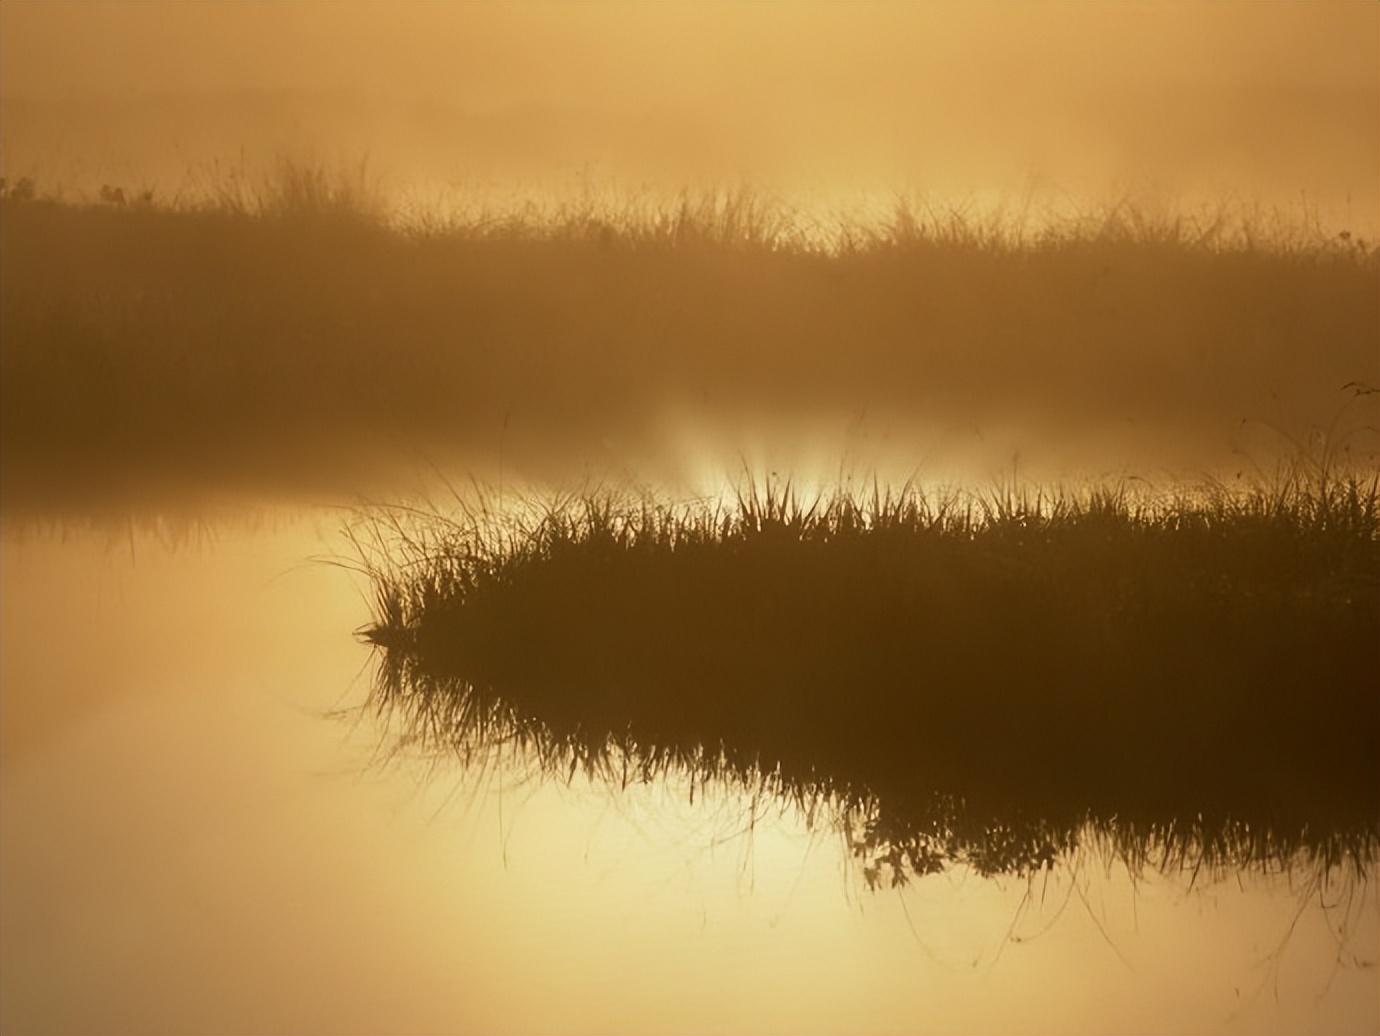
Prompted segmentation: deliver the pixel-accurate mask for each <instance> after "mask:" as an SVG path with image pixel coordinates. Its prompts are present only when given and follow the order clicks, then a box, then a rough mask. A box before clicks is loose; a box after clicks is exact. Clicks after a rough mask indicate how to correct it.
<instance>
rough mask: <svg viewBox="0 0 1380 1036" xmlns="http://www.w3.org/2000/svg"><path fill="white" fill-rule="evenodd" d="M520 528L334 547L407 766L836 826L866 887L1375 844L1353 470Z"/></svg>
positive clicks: (1327, 855) (364, 539)
mask: <svg viewBox="0 0 1380 1036" xmlns="http://www.w3.org/2000/svg"><path fill="white" fill-rule="evenodd" d="M528 514H529V516H528V517H527V518H525V519H510V520H504V521H500V520H499V519H498V516H496V515H492V514H487V513H485V512H482V511H479V512H472V513H466V514H462V515H460V516H458V517H456V518H454V519H452V518H445V517H441V516H406V515H397V514H391V513H376V514H374V515H373V516H372V517H371V518H370V520H369V521H368V522H367V523H366V524H365V525H363V526H361V527H360V528H359V529H357V530H356V531H357V536H358V542H359V544H360V547H361V551H362V553H363V557H364V559H365V561H366V568H367V570H368V571H369V572H370V573H371V574H372V576H373V578H374V581H375V588H376V593H377V602H378V603H377V615H376V621H375V624H374V625H372V626H371V627H370V628H369V629H368V630H367V632H366V637H367V639H368V640H370V641H371V642H373V643H374V644H376V645H378V647H379V648H380V649H381V651H382V668H381V675H380V680H379V683H378V686H377V691H376V696H377V699H376V700H377V702H378V704H379V706H380V707H381V708H382V709H383V710H384V711H385V712H389V713H392V714H395V715H400V716H401V717H403V720H404V729H405V730H406V731H407V732H408V735H409V737H411V738H412V739H413V740H415V741H417V742H420V743H421V744H422V745H423V746H426V747H428V748H431V749H437V748H441V749H447V750H452V749H453V750H456V751H459V752H461V753H462V754H465V753H470V752H478V751H482V750H484V749H485V748H486V747H490V746H493V745H502V744H508V745H510V746H511V747H513V748H516V749H519V750H521V751H522V752H524V753H526V754H528V755H530V756H531V757H533V758H535V759H536V760H538V762H539V764H540V765H541V766H542V767H543V768H544V769H546V770H547V771H548V772H550V773H553V774H557V775H561V776H567V775H569V774H571V773H573V772H574V771H575V770H576V769H577V768H578V769H582V770H586V771H588V772H590V773H592V774H594V775H596V776H599V775H602V776H604V777H606V778H608V779H609V780H611V781H613V782H614V783H617V782H619V781H627V780H629V779H631V780H646V779H651V778H653V777H655V776H656V775H658V774H660V773H663V772H667V771H671V772H675V773H677V774H679V775H682V776H689V777H690V778H691V780H692V781H693V780H698V781H701V782H715V781H723V782H727V783H728V784H729V785H731V786H738V787H744V788H748V789H752V788H757V789H760V790H762V791H765V792H768V793H771V794H774V795H777V796H780V797H782V798H783V799H784V800H788V801H794V802H796V803H798V804H800V805H801V806H802V807H804V808H806V809H807V810H808V811H809V812H810V813H811V814H814V813H815V812H816V811H817V810H819V809H820V808H822V807H823V808H826V809H829V810H833V811H834V813H833V815H834V818H835V820H837V821H838V822H839V823H840V824H841V825H842V826H844V827H846V828H847V830H848V831H849V838H850V843H851V845H852V848H853V850H854V852H855V853H856V854H857V855H858V856H859V857H861V858H862V859H863V861H864V863H865V866H866V873H867V876H868V879H869V881H881V880H883V879H886V880H891V881H903V880H905V879H906V878H907V877H908V876H909V875H911V874H914V873H927V872H929V871H931V870H934V869H936V868H939V867H942V866H945V865H947V864H949V863H954V862H966V863H969V864H971V865H974V866H975V867H977V868H978V869H979V870H981V871H983V872H988V873H993V872H1002V871H1015V872H1028V871H1030V870H1031V869H1034V868H1038V867H1039V866H1041V865H1043V864H1045V863H1048V862H1051V861H1053V860H1054V859H1056V858H1058V857H1059V856H1061V855H1062V854H1064V853H1066V852H1068V851H1071V850H1072V849H1073V848H1075V847H1076V846H1077V844H1078V842H1079V840H1080V838H1087V837H1089V832H1092V833H1093V834H1094V835H1095V836H1096V837H1098V838H1100V839H1103V840H1105V841H1107V842H1109V843H1110V844H1111V845H1112V846H1113V847H1114V848H1115V849H1116V851H1118V852H1120V853H1122V854H1124V855H1125V856H1126V857H1127V858H1128V859H1130V860H1132V861H1133V862H1135V863H1138V864H1139V863H1145V862H1147V861H1151V860H1152V858H1153V862H1158V864H1160V865H1162V866H1176V865H1177V866H1189V867H1193V866H1197V865H1204V864H1206V865H1208V866H1219V865H1251V864H1257V865H1264V866H1269V865H1278V864H1282V863H1286V862H1288V861H1290V860H1292V859H1295V858H1297V857H1298V856H1299V855H1300V854H1302V855H1304V856H1306V857H1309V858H1311V859H1313V860H1315V861H1320V862H1322V863H1324V864H1336V863H1348V864H1350V865H1353V866H1357V867H1360V868H1363V869H1364V868H1365V867H1367V866H1368V865H1369V864H1370V863H1372V862H1373V859H1374V856H1375V854H1376V851H1377V847H1378V846H1380V648H1378V647H1377V643H1380V641H1377V633H1380V500H1378V499H1377V488H1376V482H1375V481H1374V480H1373V479H1372V480H1371V481H1369V482H1359V481H1336V482H1334V481H1327V480H1315V481H1313V482H1305V481H1299V480H1293V481H1286V482H1283V483H1281V484H1280V485H1278V486H1276V487H1274V488H1272V489H1268V490H1267V489H1258V490H1255V491H1251V492H1244V493H1228V492H1226V491H1222V490H1217V491H1212V490H1207V491H1203V492H1199V493H1196V494H1194V495H1192V496H1187V495H1186V496H1183V497H1180V498H1169V499H1166V498H1160V499H1157V500H1147V499H1142V498H1137V497H1135V496H1134V495H1132V494H1130V493H1129V492H1127V491H1125V490H1119V489H1106V490H1097V491H1089V492H1085V493H1081V494H1059V493H1055V494H1048V493H1039V492H1036V491H1029V492H1025V491H1017V490H1014V489H1009V490H997V491H994V492H991V493H987V494H978V495H968V494H964V495H952V496H948V497H942V498H937V497H933V496H931V497H927V496H925V495H922V494H920V493H917V492H911V491H903V492H900V493H893V494H887V493H881V492H879V493H877V494H876V495H873V496H872V497H871V498H860V497H857V496H853V495H847V494H841V495H838V496H835V497H833V498H830V499H823V500H819V501H809V502H807V501H804V500H801V499H799V498H798V497H797V496H795V495H794V494H793V493H792V492H791V491H790V489H789V488H788V487H785V488H783V487H780V486H776V485H775V484H769V485H767V486H756V487H753V486H749V487H748V488H747V489H745V491H744V492H743V493H742V494H741V495H740V497H739V499H738V502H737V504H736V505H734V506H730V507H727V508H719V509H712V508H708V507H688V508H684V507H683V508H669V507H661V506H657V505H655V504H652V503H638V502H631V503H630V502H628V501H624V500H618V499H615V498H610V497H594V498H586V499H573V500H569V501H564V502H557V503H556V504H553V505H552V506H550V507H548V508H544V509H538V510H533V511H530V512H528Z"/></svg>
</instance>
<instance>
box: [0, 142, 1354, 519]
mask: <svg viewBox="0 0 1380 1036" xmlns="http://www.w3.org/2000/svg"><path fill="white" fill-rule="evenodd" d="M116 191H121V193H120V194H118V195H117V194H116V193H115V192H116ZM110 197H111V198H117V197H118V198H123V199H134V200H133V201H129V202H123V201H122V202H119V203H116V202H110V201H105V202H101V201H89V202H88V201H83V200H80V199H74V200H68V201H63V200H59V199H52V198H48V197H46V196H45V193H44V190H43V185H41V184H40V185H38V186H37V187H35V186H34V184H33V183H32V182H27V183H24V184H23V185H22V187H21V185H19V184H13V185H9V186H8V187H7V188H6V190H5V191H4V192H3V197H0V446H2V447H3V452H4V458H3V459H4V463H3V464H0V479H3V482H4V488H5V489H6V490H7V491H8V494H9V495H10V496H11V497H12V498H18V497H19V496H21V495H24V494H30V495H39V496H41V495H42V494H44V493H47V492H60V491H61V489H62V488H63V487H64V486H96V485H100V484H103V483H109V484H111V485H112V486H115V487H119V486H130V485H137V484H139V483H140V480H141V479H144V478H145V477H147V478H148V479H151V480H152V479H157V478H160V477H166V478H168V479H170V480H177V479H183V480H187V481H191V482H195V481H197V480H199V479H200V480H212V481H214V480H215V479H222V480H223V479H225V478H227V477H228V476H229V475H235V476H237V477H238V476H242V477H243V480H245V481H249V482H253V481H254V480H255V479H258V480H260V481H265V480H268V479H269V478H270V477H272V476H275V475H276V474H278V473H277V472H276V469H277V468H284V469H288V470H285V471H283V472H282V473H281V478H282V480H283V481H287V482H292V481H294V480H301V479H303V478H310V479H315V480H318V481H324V482H326V483H328V484H329V485H333V486H336V487H339V486H341V485H346V486H350V487H351V488H353V484H354V483H355V482H357V481H358V479H357V478H354V476H355V475H356V474H357V471H356V468H355V465H357V464H358V462H359V458H361V457H362V456H364V455H365V454H368V453H370V452H371V451H372V452H378V451H380V450H382V451H384V452H387V451H390V450H394V449H396V446H395V444H397V443H418V442H422V443H426V444H428V446H429V447H435V449H436V452H437V453H440V452H443V451H444V450H445V448H446V447H455V448H456V449H455V450H454V451H453V452H454V453H456V454H457V455H460V456H462V457H464V458H465V462H466V463H472V464H474V465H479V464H481V463H482V461H483V460H484V459H485V457H483V456H477V454H492V453H493V452H494V450H495V448H496V446H495V444H496V443H497V442H499V441H500V439H502V441H503V444H504V447H505V448H507V449H509V450H510V451H511V450H512V449H513V448H514V447H513V445H512V444H513V441H514V440H515V439H518V438H522V437H525V440H530V441H531V442H532V443H533V444H534V445H533V449H532V450H531V452H532V453H533V454H534V455H539V456H543V457H546V456H550V457H556V456H558V455H561V454H563V453H570V454H573V455H575V456H576V458H577V460H581V461H582V460H584V459H587V458H588V457H589V456H590V455H591V453H593V452H597V447H598V444H600V443H601V442H603V441H605V440H608V441H627V440H629V439H642V438H645V437H646V435H647V434H648V432H649V430H652V429H656V428H658V427H660V426H659V422H660V421H661V420H662V419H663V418H664V417H665V415H666V414H667V413H670V412H676V413H679V412H680V409H686V408H690V409H693V410H694V412H695V413H697V414H701V415H703V418H704V420H705V421H708V422H714V421H720V420H730V419H732V417H733V416H734V415H743V414H746V415H748V416H754V415H763V414H765V415H776V414H800V415H806V416H810V415H814V414H826V415H840V414H853V413H858V412H864V411H865V412H867V413H868V414H871V415H879V419H880V417H881V416H884V415H888V414H891V415H903V416H905V417H907V418H912V417H920V418H923V419H924V420H927V421H930V422H932V423H934V424H937V425H939V426H942V427H948V426H956V425H958V424H961V425H962V426H963V427H965V428H972V427H974V426H983V425H988V424H990V423H993V422H1001V421H1005V420H1007V419H1008V418H1011V417H1012V415H1019V416H1021V417H1025V416H1029V417H1030V420H1031V421H1032V423H1035V424H1038V423H1039V422H1040V421H1041V420H1042V419H1043V420H1046V421H1050V422H1060V421H1061V422H1067V423H1069V424H1071V425H1074V426H1078V427H1080V428H1081V427H1082V426H1084V425H1086V426H1087V427H1090V428H1094V429H1101V428H1105V427H1107V426H1108V425H1117V426H1121V425H1131V424H1135V423H1136V422H1140V426H1141V427H1147V428H1159V427H1162V426H1168V425H1174V426H1181V427H1185V428H1190V429H1192V428H1197V427H1200V426H1203V425H1205V424H1212V425H1213V427H1215V428H1217V429H1218V430H1219V431H1220V429H1221V428H1222V427H1223V426H1226V427H1228V428H1230V427H1232V426H1234V425H1235V424H1236V423H1238V422H1240V421H1241V420H1243V419H1247V418H1249V419H1257V418H1269V419H1275V418H1276V416H1277V415H1279V414H1284V415H1286V416H1287V417H1288V418H1289V419H1290V420H1291V421H1295V423H1296V424H1300V425H1306V424H1307V423H1310V422H1311V423H1322V422H1325V421H1326V420H1327V419H1328V418H1329V417H1330V416H1331V414H1332V412H1333V411H1334V410H1335V409H1336V407H1337V405H1338V400H1339V396H1338V392H1339V389H1340V387H1341V386H1343V385H1347V384H1352V383H1355V384H1362V385H1376V384H1380V360H1378V359H1377V357H1380V337H1377V336H1380V330H1378V329H1380V253H1378V252H1377V251H1376V249H1375V248H1373V247H1372V246H1371V244H1370V243H1368V242H1363V241H1360V240H1357V239H1354V238H1352V237H1350V236H1347V237H1342V236H1339V235H1337V234H1332V233H1324V232H1323V231H1322V230H1321V229H1320V228H1318V227H1316V226H1314V225H1310V224H1307V223H1298V222H1293V223H1291V222H1289V221H1287V220H1281V219H1278V218H1272V217H1271V216H1270V215H1269V214H1262V213H1252V212H1250V211H1234V212H1233V211H1228V210H1223V211H1222V212H1219V213H1215V214H1207V215H1204V216H1200V217H1198V218H1189V217H1186V216H1181V215H1174V214H1172V213H1168V214H1162V215H1151V214H1150V213H1149V212H1148V211H1147V210H1141V209H1138V208H1136V207H1135V206H1134V205H1130V204H1123V205H1118V206H1114V207H1111V208H1109V209H1104V210H1099V211H1096V212H1088V213H1085V214H1082V215H1077V216H1069V217H1066V218H1061V219H1053V220H1045V221H1040V220H1036V219H1033V218H1029V216H1028V214H1026V213H1022V212H1018V211H1007V212H1002V211H993V212H987V213H983V212H977V211H967V210H963V209H961V208H960V209H937V208H932V207H926V206H924V205H922V204H919V203H914V202H905V201H898V203H897V204H896V206H895V208H894V210H893V211H891V212H890V213H889V214H886V215H882V216H878V217H876V218H868V219H860V220H856V221H854V220H848V219H838V220H831V219H828V218H825V217H823V216H820V215H819V214H814V215H810V214H804V213H800V212H796V211H793V210H791V209H790V208H788V207H786V206H784V205H782V204H781V203H779V202H777V201H774V200H772V199H771V198H770V197H766V196H764V195H761V194H760V193H755V192H753V191H752V190H749V189H730V190H704V191H700V192H686V193H684V194H682V195H680V196H678V197H673V198H650V197H640V196H628V197H622V198H620V197H607V196H600V195H596V194H590V195H588V196H577V197H570V198H556V199H547V200H534V201H532V202H531V203H530V204H526V205H524V204H513V205H510V206H507V207H506V208H503V209H494V208H486V207H484V206H482V205H476V206H474V207H466V206H465V205H464V204H460V205H458V206H456V207H455V208H454V210H452V211H443V210H441V209H439V208H437V209H434V210H427V209H422V210H416V211H411V212H409V213H407V214H406V215H405V216H402V215H399V213H398V212H397V211H395V210H394V209H391V208H390V206H389V204H388V202H387V200H386V197H385V195H384V193H383V192H382V190H381V188H380V185H379V183H378V182H377V181H376V180H375V179H374V178H373V177H372V176H371V174H370V172H369V170H368V168H367V167H363V166H361V167H357V168H351V169H346V170H343V171H339V172H333V171H330V170H325V169H322V168H320V167H317V166H311V165H305V166H304V165H293V164H291V163H285V164H284V165H283V166H282V168H281V169H280V170H279V171H278V172H277V173H276V174H275V175H274V176H273V177H271V178H269V179H268V180H266V181H262V182H261V181H250V180H247V179H246V178H244V177H242V176H237V175H235V174H234V173H233V172H226V173H224V174H223V175H221V176H220V177H219V178H217V177H214V176H213V177H211V178H210V179H209V181H208V184H207V186H206V187H205V188H204V189H202V190H200V191H198V192H196V193H194V194H188V195H185V196H182V197H172V198H164V197H161V196H152V197H148V198H147V200H145V195H144V194H143V193H142V192H140V191H139V190H138V189H137V188H135V187H132V186H131V188H130V190H129V191H128V192H123V190H122V189H121V188H118V187H112V188H111V193H110ZM1377 398H1380V397H1377ZM1374 401H1375V399H1374V398H1372V399H1371V402H1374ZM677 408H680V409H677ZM505 429H507V430H509V431H510V432H511V434H509V435H507V436H506V437H505V436H503V434H502V433H503V430H505ZM1080 434H1082V433H1080ZM1097 434H1100V432H1099V433H1097Z"/></svg>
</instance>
